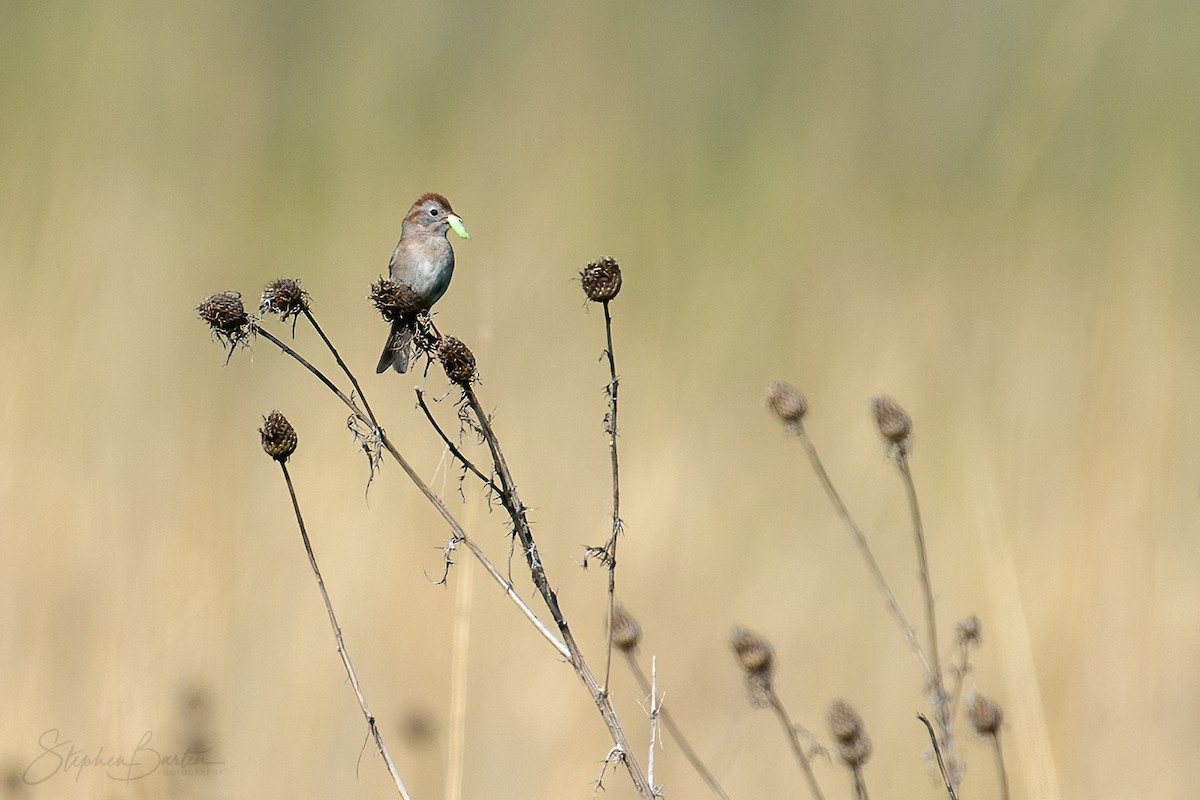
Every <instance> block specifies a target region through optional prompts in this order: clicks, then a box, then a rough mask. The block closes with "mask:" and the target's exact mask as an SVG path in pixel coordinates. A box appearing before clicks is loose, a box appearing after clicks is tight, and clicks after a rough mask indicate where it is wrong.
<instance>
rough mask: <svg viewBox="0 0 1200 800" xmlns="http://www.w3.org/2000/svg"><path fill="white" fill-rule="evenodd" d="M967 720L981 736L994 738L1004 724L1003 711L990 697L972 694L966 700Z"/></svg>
mask: <svg viewBox="0 0 1200 800" xmlns="http://www.w3.org/2000/svg"><path fill="white" fill-rule="evenodd" d="M967 719H968V720H970V722H971V727H972V728H974V729H975V732H976V733H978V734H979V735H981V736H995V735H996V733H997V732H998V731H999V730H1000V726H1001V725H1003V724H1004V709H1002V708H1000V706H999V705H998V704H997V703H996V701H995V700H993V699H991V698H990V697H985V696H983V695H981V694H979V693H978V692H972V693H971V695H970V697H968V698H967Z"/></svg>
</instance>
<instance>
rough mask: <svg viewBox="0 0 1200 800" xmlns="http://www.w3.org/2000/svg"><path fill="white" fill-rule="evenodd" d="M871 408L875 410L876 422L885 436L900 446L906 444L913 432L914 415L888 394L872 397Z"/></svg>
mask: <svg viewBox="0 0 1200 800" xmlns="http://www.w3.org/2000/svg"><path fill="white" fill-rule="evenodd" d="M871 408H872V409H873V410H874V411H875V424H876V425H878V426H879V433H880V434H882V435H883V438H884V439H887V440H888V442H890V443H891V444H893V445H896V446H898V447H903V446H905V445H906V444H907V443H908V437H909V436H910V435H911V434H912V417H910V416H908V414H906V413H905V411H904V409H903V408H901V407H900V405H899V404H898V403H897V402H896V401H895V400H893V399H892V398H890V397H888V396H887V395H886V394H881V395H878V396H877V397H874V398H872V399H871Z"/></svg>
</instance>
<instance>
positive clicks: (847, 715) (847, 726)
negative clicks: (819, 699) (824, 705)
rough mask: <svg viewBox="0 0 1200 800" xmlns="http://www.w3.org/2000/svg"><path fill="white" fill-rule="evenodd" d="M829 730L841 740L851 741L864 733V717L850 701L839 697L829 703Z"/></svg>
mask: <svg viewBox="0 0 1200 800" xmlns="http://www.w3.org/2000/svg"><path fill="white" fill-rule="evenodd" d="M828 721H829V732H830V733H832V734H833V738H835V739H837V740H838V741H839V742H849V741H852V740H853V739H857V738H858V737H859V736H861V735H862V732H863V724H862V717H860V716H859V715H858V712H857V711H855V710H854V709H853V708H852V707H851V706H850V704H849V703H847V702H846V701H845V700H842V699H840V698H839V699H837V700H834V701H833V702H832V703H830V704H829V714H828Z"/></svg>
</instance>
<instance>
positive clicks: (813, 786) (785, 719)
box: [764, 684, 825, 800]
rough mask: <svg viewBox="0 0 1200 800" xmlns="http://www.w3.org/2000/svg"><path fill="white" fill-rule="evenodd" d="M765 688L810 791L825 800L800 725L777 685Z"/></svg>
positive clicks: (817, 799)
mask: <svg viewBox="0 0 1200 800" xmlns="http://www.w3.org/2000/svg"><path fill="white" fill-rule="evenodd" d="M764 688H765V690H766V697H767V701H768V704H769V705H770V706H771V710H772V711H774V712H775V716H776V717H777V718H778V719H779V724H780V725H782V726H783V731H784V733H786V734H787V739H788V744H790V745H791V747H792V755H794V756H795V757H796V763H797V764H799V765H800V771H801V772H803V773H804V779H805V781H807V782H808V788H809V791H810V792H811V793H812V796H813V798H815V800H825V795H823V794H822V793H821V787H820V785H818V784H817V776H816V773H814V772H813V768H812V761H811V760H809V757H808V753H806V752H804V745H802V744H800V737H799V736H797V735H796V731H797V729H800V726H798V725H796V724H794V723H793V722H792V720H791V717H789V716H788V713H787V709H785V708H784V707H783V701H781V700H780V699H779V694H778V693H777V692H776V691H775V687H774V686H773V685H771V684H767V685H766V686H765V687H764Z"/></svg>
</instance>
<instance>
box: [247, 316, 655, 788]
mask: <svg viewBox="0 0 1200 800" xmlns="http://www.w3.org/2000/svg"><path fill="white" fill-rule="evenodd" d="M255 330H256V331H257V332H259V333H261V334H262V335H263V336H264V337H265V338H266V339H267V340H268V341H270V342H272V343H273V344H275V345H276V346H277V347H279V348H280V349H281V350H283V352H284V353H285V354H286V355H288V356H290V357H292V358H293V359H295V360H296V361H297V363H299V364H300V365H301V366H303V367H305V368H306V369H307V370H308V371H309V372H311V373H312V374H313V375H314V376H315V377H316V378H317V379H318V380H320V381H321V382H322V383H323V384H325V386H326V387H327V388H328V389H329V390H330V391H332V392H333V393H334V394H335V395H336V396H337V397H338V399H340V400H341V401H342V402H343V403H344V404H345V405H346V406H347V407H348V408H349V409H350V411H351V413H352V414H353V415H354V416H355V417H357V418H358V419H359V420H361V421H362V422H363V423H364V424H369V423H370V422H371V420H370V418H369V417H368V416H367V415H366V414H365V413H364V412H363V411H361V410H360V409H359V408H358V406H357V405H356V404H355V403H354V401H353V400H351V399H350V398H349V397H347V396H346V395H345V393H343V392H342V391H341V390H340V389H338V388H337V386H335V385H334V384H333V382H332V381H330V380H329V378H328V377H326V376H325V374H324V373H323V372H321V371H320V370H319V369H317V368H316V367H314V366H313V365H312V364H310V363H309V362H308V361H307V360H305V359H304V357H303V356H301V355H300V354H299V353H297V352H296V351H295V350H293V349H292V348H291V347H289V346H288V345H287V344H285V343H284V342H283V341H281V340H280V339H278V338H277V337H275V336H272V335H271V334H270V333H269V332H267V331H265V330H263V329H262V328H260V327H258V326H257V325H256V326H255ZM464 392H465V394H466V396H467V399H468V401H469V402H470V404H471V408H472V410H473V411H474V412H475V415H476V417H477V418H478V420H479V425H480V429H481V430H482V431H483V433H484V438H485V439H486V440H487V441H488V446H489V448H491V451H492V458H493V460H494V461H495V464H496V470H497V473H498V474H499V476H500V480H501V487H502V488H503V489H504V490H505V491H504V492H502V494H501V498H502V500H503V501H504V503H505V508H506V509H507V510H508V511H509V514H510V516H511V517H512V518H513V524H514V527H515V528H516V529H517V533H518V536H519V538H520V539H521V544H522V547H523V549H524V551H525V556H526V560H527V561H528V562H529V566H530V572H531V574H532V576H533V579H534V585H535V586H536V587H537V589H538V592H539V593H540V594H541V595H542V598H543V599H544V600H545V601H546V606H547V607H548V608H549V609H550V614H551V616H552V617H553V618H554V623H555V625H556V626H557V627H558V629H559V632H560V634H561V635H562V637H563V641H561V642H560V641H559V640H558V639H557V638H556V637H555V636H554V634H553V633H551V632H550V631H549V630H548V629H547V627H546V626H545V625H544V624H543V623H542V621H541V620H540V619H538V617H537V615H536V614H534V613H533V611H532V610H531V609H530V608H529V606H528V605H526V604H525V602H524V601H523V600H521V598H520V595H518V594H517V593H516V591H515V590H514V589H513V586H512V584H511V583H510V582H509V581H508V580H507V579H506V578H505V577H504V575H503V574H501V572H500V570H498V569H496V566H495V565H494V564H492V562H491V560H490V559H489V558H488V557H487V556H486V554H484V552H483V551H482V550H481V549H479V547H478V546H477V545H476V544H475V543H474V542H473V541H471V539H470V538H468V536H467V533H466V531H464V530H463V527H462V525H460V524H459V523H458V520H456V519H455V518H454V516H453V515H452V514H451V513H450V511H449V509H447V508H446V505H445V503H443V502H442V501H441V498H439V497H438V496H437V495H436V494H434V492H433V490H432V489H430V488H429V486H428V485H427V484H426V483H425V481H423V480H422V479H421V476H420V475H418V474H417V473H416V471H415V470H414V469H413V468H412V466H411V465H410V464H409V463H408V461H407V460H405V458H404V456H402V455H400V451H399V450H397V449H396V447H395V445H393V444H392V441H391V439H389V438H388V436H387V434H386V433H385V432H384V431H383V429H382V428H379V427H375V430H376V431H377V432H378V435H379V439H380V442H381V443H382V444H383V446H384V449H386V450H387V451H388V452H389V453H390V454H391V456H392V458H393V459H395V461H396V463H397V464H399V465H400V468H401V469H402V470H404V473H405V474H406V475H408V477H409V480H411V481H412V482H413V484H414V485H416V487H417V488H418V489H419V490H420V491H421V494H423V495H425V498H426V499H427V500H428V501H429V502H430V503H431V504H432V505H433V507H434V508H436V509H437V511H438V513H439V514H440V515H441V516H442V519H444V520H445V521H446V524H447V525H449V526H450V529H451V530H452V531H453V532H454V540H453V541H454V542H462V543H463V544H464V545H466V546H467V548H468V549H469V550H470V551H471V553H472V555H474V556H475V558H476V559H477V560H478V561H479V562H480V563H481V564H482V565H483V567H484V569H486V570H487V572H488V574H489V575H491V577H492V579H493V580H494V581H496V582H497V583H498V584H499V585H500V586H501V587H502V588H503V589H504V593H505V595H506V596H507V597H508V598H509V599H510V600H512V601H513V603H515V604H516V606H517V607H518V608H519V609H520V610H521V613H522V614H524V615H525V617H526V618H527V619H528V620H529V621H530V622H531V623H532V624H533V626H534V627H535V628H537V629H538V632H540V633H541V634H542V636H544V637H545V638H546V640H547V641H549V642H550V643H551V645H553V646H554V648H555V649H556V650H557V651H558V652H559V653H560V654H561V655H562V656H563V658H565V659H567V661H568V662H570V664H571V666H572V667H573V668H574V669H575V673H576V675H578V677H579V679H580V681H581V682H582V683H583V684H584V686H585V688H587V690H588V693H589V694H590V695H591V696H592V700H593V702H595V704H596V707H597V709H598V710H599V711H600V716H601V718H602V719H603V720H604V724H605V726H606V727H607V728H608V730H609V733H610V734H611V735H612V737H613V743H614V744H615V745H616V747H617V749H619V750H620V756H619V757H620V759H621V761H622V762H623V763H624V764H625V768H626V770H627V771H628V772H629V777H630V780H631V781H632V782H633V785H634V788H635V789H636V790H637V792H638V794H639V795H640V796H641V797H642V798H643V800H654V794H653V792H652V791H651V789H650V785H649V784H648V783H647V781H646V776H645V775H644V774H643V772H642V768H641V766H640V765H639V764H638V762H637V760H636V759H635V758H634V755H633V750H632V748H631V747H630V745H629V741H628V739H627V738H626V736H625V733H624V731H623V730H622V729H621V722H620V719H618V717H617V712H616V710H615V709H614V708H613V706H612V703H611V702H610V700H609V698H608V695H607V694H605V693H604V692H603V691H602V689H601V688H600V686H599V684H597V683H596V679H595V677H594V676H593V675H592V673H591V670H590V669H589V668H588V666H587V663H586V662H585V661H584V659H583V653H582V652H581V651H580V650H579V646H578V645H577V644H576V643H575V639H574V637H573V636H572V635H571V630H570V628H569V627H568V625H567V622H566V619H565V618H564V617H563V615H562V611H561V609H560V608H559V606H558V598H557V597H556V596H555V594H554V591H553V590H552V589H551V588H550V584H549V581H548V580H547V579H546V573H545V570H544V569H543V568H542V564H541V556H540V555H539V554H538V552H537V545H536V544H535V543H534V541H533V535H532V533H531V532H530V529H529V522H528V520H527V519H526V518H525V511H524V506H523V505H521V503H520V500H519V499H518V498H517V496H516V489H515V486H514V484H513V482H512V475H511V474H510V473H509V471H508V465H507V464H506V463H505V461H504V456H503V454H502V453H501V452H500V444H499V442H498V441H497V440H496V435H495V433H493V432H492V427H491V422H490V421H489V420H488V418H487V415H486V414H485V413H484V412H483V408H482V407H481V406H480V405H479V400H478V398H476V397H475V392H474V391H473V390H472V389H471V387H470V386H467V387H465V388H464Z"/></svg>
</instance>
